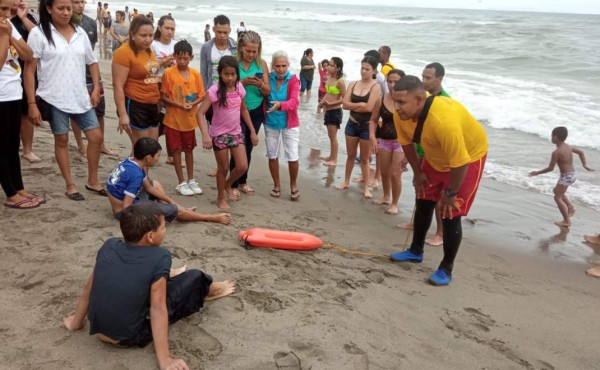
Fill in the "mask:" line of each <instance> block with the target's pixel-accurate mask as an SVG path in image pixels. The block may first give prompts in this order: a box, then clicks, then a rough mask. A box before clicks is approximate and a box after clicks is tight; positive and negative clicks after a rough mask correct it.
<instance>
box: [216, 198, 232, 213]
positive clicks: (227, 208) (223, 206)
mask: <svg viewBox="0 0 600 370" xmlns="http://www.w3.org/2000/svg"><path fill="white" fill-rule="evenodd" d="M217 207H219V209H220V210H222V211H227V212H228V211H231V207H230V206H229V203H227V201H226V200H225V199H222V200H217Z"/></svg>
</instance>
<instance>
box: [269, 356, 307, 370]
mask: <svg viewBox="0 0 600 370" xmlns="http://www.w3.org/2000/svg"><path fill="white" fill-rule="evenodd" d="M273 359H274V360H275V366H277V368H278V369H285V370H302V367H301V366H300V359H299V358H298V356H296V354H295V353H294V352H277V353H275V355H274V356H273Z"/></svg>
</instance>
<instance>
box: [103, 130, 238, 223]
mask: <svg viewBox="0 0 600 370" xmlns="http://www.w3.org/2000/svg"><path fill="white" fill-rule="evenodd" d="M161 150H162V147H161V146H160V144H159V143H158V141H156V140H155V139H153V138H149V137H144V138H141V139H139V140H138V141H137V142H136V143H135V145H134V146H133V157H132V158H131V157H130V158H127V159H125V160H123V161H121V162H119V164H117V166H116V167H115V169H114V170H113V171H112V172H111V174H110V175H109V176H108V179H106V190H107V191H108V200H109V201H110V205H111V207H112V210H113V212H114V214H115V217H116V218H120V216H121V213H122V211H123V210H124V209H126V208H127V207H129V206H130V205H132V204H133V203H137V202H155V203H156V204H157V206H158V207H159V208H160V210H161V212H162V214H163V216H165V219H166V220H167V222H171V221H173V220H174V219H177V220H179V221H208V222H219V223H222V224H229V223H230V222H231V216H230V215H229V213H219V214H212V215H207V214H201V213H197V212H195V209H196V207H193V208H184V207H182V206H180V205H178V204H177V203H175V201H174V200H173V199H171V198H169V196H168V195H167V193H166V192H165V190H164V189H163V187H162V185H161V184H160V183H159V182H158V181H156V180H150V179H149V178H148V177H147V176H146V173H147V172H148V169H149V168H151V167H154V166H156V164H157V163H158V160H159V159H160V152H161Z"/></svg>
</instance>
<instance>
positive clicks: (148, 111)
mask: <svg viewBox="0 0 600 370" xmlns="http://www.w3.org/2000/svg"><path fill="white" fill-rule="evenodd" d="M84 7H85V2H84V0H42V1H41V2H40V8H39V19H38V18H37V17H35V16H34V15H33V14H32V13H31V12H29V11H28V9H27V6H26V5H25V3H24V2H22V1H21V2H19V1H17V0H0V50H6V51H7V52H5V53H2V55H0V62H1V63H0V65H1V66H2V68H1V69H0V115H1V116H2V117H4V119H5V122H6V124H5V134H4V135H1V136H0V137H1V143H0V151H1V154H0V182H1V185H2V188H3V190H4V192H5V194H6V201H5V202H4V205H5V206H6V207H8V208H12V209H33V208H37V207H39V206H41V205H42V204H43V203H44V202H45V201H46V200H45V199H43V198H41V197H39V196H37V195H35V194H32V193H30V192H28V191H27V190H25V186H24V184H23V180H22V176H21V167H20V158H19V142H20V140H22V142H23V151H22V157H23V158H24V159H25V160H27V161H30V162H37V161H39V160H40V158H39V157H38V156H36V155H35V154H34V153H33V151H32V140H33V127H34V126H38V125H40V124H42V122H43V121H47V122H49V123H50V128H51V130H52V134H53V136H54V149H55V150H54V152H55V157H56V162H57V164H58V167H59V169H60V172H61V174H62V177H63V179H64V181H65V196H66V197H67V198H68V199H69V200H72V201H83V200H85V196H84V195H83V194H82V193H81V192H79V190H78V187H77V185H76V183H75V181H74V179H73V177H72V175H71V169H70V155H69V150H68V140H69V131H70V130H73V131H74V133H75V137H76V138H77V132H79V135H81V132H83V134H84V135H85V137H86V139H87V147H86V148H84V147H83V144H80V145H78V146H79V147H80V151H81V152H82V153H85V155H86V158H87V166H88V177H87V182H86V184H85V189H86V190H87V191H88V193H89V194H92V195H95V196H103V197H107V198H108V202H107V203H108V204H109V205H110V207H111V209H112V211H113V213H114V216H115V218H117V219H119V220H120V225H121V229H122V231H123V236H124V238H125V241H124V242H121V241H118V240H114V239H111V240H109V241H107V242H106V243H105V245H104V246H103V247H102V249H101V250H100V251H99V252H98V253H99V256H100V255H103V256H104V255H106V256H119V255H130V256H135V257H134V258H133V257H132V258H133V259H132V260H131V261H134V262H132V263H129V262H123V260H122V261H121V262H119V264H118V265H115V264H111V263H109V262H106V261H113V260H117V259H114V258H108V257H107V258H105V259H100V258H99V259H98V265H96V267H95V269H94V272H93V273H92V275H91V276H90V279H89V281H88V284H87V286H86V290H85V292H84V294H83V295H82V298H81V299H80V301H79V304H78V306H77V312H76V313H75V315H74V316H70V317H68V318H67V319H65V322H64V324H65V327H67V328H68V329H70V330H76V329H81V328H82V327H83V322H84V318H85V317H86V314H87V316H88V317H89V319H90V324H91V333H92V334H97V335H98V336H99V337H100V339H102V340H103V341H106V342H109V343H116V344H120V345H145V344H147V343H148V342H149V341H151V340H152V339H154V341H155V342H156V344H157V345H156V352H157V358H158V362H159V365H160V367H161V368H165V369H166V368H180V369H185V368H187V367H186V365H185V363H184V362H183V361H181V360H174V359H172V358H170V355H169V352H168V345H167V342H166V331H165V328H166V323H167V321H168V322H174V321H176V320H178V319H179V318H181V317H184V316H187V315H189V314H191V313H193V312H196V311H198V310H199V309H200V307H201V306H202V304H203V302H204V300H207V299H214V298H218V297H220V296H224V295H227V294H230V293H232V292H233V291H234V289H235V287H234V284H233V283H231V282H222V283H212V279H211V278H210V276H208V275H206V274H204V273H202V272H193V271H175V272H173V271H170V268H171V261H170V255H168V252H165V251H164V250H161V251H157V250H160V249H159V248H140V247H152V246H155V247H156V246H160V244H161V243H162V240H163V238H164V233H165V231H164V228H165V221H166V222H170V221H172V220H175V219H177V220H180V221H207V222H217V223H222V224H228V223H230V222H231V216H230V214H229V213H228V212H229V211H230V210H231V208H232V202H236V201H239V200H241V197H242V195H241V194H242V193H243V194H245V195H252V194H254V192H255V190H254V189H253V188H252V187H251V186H250V184H249V183H248V177H249V176H248V174H249V169H250V165H251V158H252V151H253V148H254V147H255V146H256V145H257V144H258V141H259V140H260V139H259V133H260V130H261V127H263V125H264V135H263V137H264V140H265V144H266V151H267V157H268V167H269V171H270V174H271V177H272V180H273V188H272V190H271V191H270V195H271V196H272V197H275V198H279V197H280V196H281V193H282V182H281V178H280V164H279V158H280V157H283V158H284V160H285V161H287V163H288V172H289V186H290V189H289V191H290V193H289V199H290V200H292V201H298V200H299V199H300V189H299V187H298V183H297V178H298V172H299V154H298V146H299V141H300V126H301V122H300V117H299V113H298V108H299V106H300V104H301V101H303V100H304V101H310V100H307V99H308V98H309V97H310V94H311V90H312V87H313V84H312V82H313V80H314V78H315V74H314V72H315V71H318V72H319V86H318V91H319V98H318V104H317V105H318V111H321V110H322V111H323V123H324V125H325V126H326V131H327V135H328V137H329V139H330V154H329V156H326V157H322V158H321V159H322V160H323V165H325V166H336V165H337V163H338V151H339V144H338V141H337V133H338V130H339V129H340V127H341V125H342V120H343V117H344V110H345V111H348V120H347V123H346V126H345V129H344V136H345V143H346V151H347V154H348V155H347V158H346V161H345V173H344V179H343V182H342V183H340V184H338V185H337V186H336V188H337V189H339V190H345V189H347V188H348V187H349V186H350V182H351V178H352V171H353V169H354V166H355V161H356V160H358V162H359V163H360V168H361V172H362V175H361V176H359V177H358V178H356V179H354V180H355V181H357V182H361V181H362V192H363V196H364V197H365V198H372V197H373V195H372V193H371V189H372V186H373V185H375V184H378V183H381V186H382V188H383V195H382V196H381V197H379V198H376V199H373V200H372V202H373V203H374V204H377V205H386V206H387V209H386V211H385V212H386V213H388V214H397V213H398V200H399V197H400V193H401V190H402V181H401V176H402V172H403V171H406V170H407V164H408V165H410V168H411V169H412V171H413V173H414V179H413V185H414V187H415V190H416V200H415V203H416V204H415V210H414V222H412V223H411V224H407V225H399V226H401V227H405V228H412V229H413V238H412V242H411V244H410V247H409V248H408V249H407V250H405V251H401V252H397V253H393V254H392V255H391V256H390V258H391V259H392V260H394V261H401V262H413V263H418V262H421V261H422V260H423V256H424V246H425V244H426V243H428V244H431V245H441V244H443V250H444V257H443V260H442V261H441V263H440V265H439V268H438V269H437V271H436V272H435V273H434V274H433V275H431V276H430V277H429V282H430V283H432V284H434V285H448V284H449V283H450V281H451V279H452V271H453V266H454V260H455V258H456V256H457V253H458V250H459V247H460V244H461V240H462V226H461V220H462V217H463V216H466V215H467V214H468V212H469V209H470V208H471V205H472V204H473V201H474V198H475V195H476V193H477V189H478V186H479V183H480V180H481V177H482V173H483V169H484V166H485V161H486V158H487V152H488V142H487V136H486V133H485V130H484V128H483V126H482V125H481V124H480V123H479V122H478V121H477V120H476V119H475V118H474V117H473V116H472V115H471V114H470V113H469V111H468V110H467V109H466V108H465V107H464V106H463V105H462V104H460V103H459V102H458V101H456V100H454V99H452V98H451V97H450V96H449V95H448V93H447V92H446V91H445V90H444V89H443V87H442V81H443V78H444V75H445V70H444V67H443V66H442V65H441V64H440V63H431V64H428V65H426V66H425V68H424V69H423V73H422V80H421V79H420V78H418V77H416V76H410V75H406V74H405V72H404V71H402V70H401V69H398V68H396V66H394V65H393V64H392V63H391V62H390V57H391V53H392V50H391V48H390V47H389V46H381V47H380V48H379V49H378V50H369V51H367V52H366V53H365V54H364V57H363V59H362V60H361V63H360V79H358V80H357V81H345V78H344V61H343V60H342V59H341V58H339V57H335V56H334V57H331V58H330V59H326V60H322V61H320V62H318V63H316V64H315V62H314V60H313V56H314V51H313V50H312V49H310V48H309V49H306V50H305V51H304V53H303V56H302V58H301V62H300V66H299V67H300V73H299V75H298V76H297V75H295V74H293V73H291V71H290V58H289V56H288V54H287V52H286V51H284V50H278V51H276V52H274V53H273V54H272V55H271V58H270V60H267V59H264V58H263V54H262V50H263V45H262V40H261V37H260V35H259V34H258V33H257V32H254V31H252V30H248V28H247V27H246V26H245V25H244V24H243V22H242V23H241V24H240V27H239V28H238V29H237V35H236V36H237V37H235V38H233V37H231V31H232V29H231V22H230V20H229V18H228V17H227V16H225V15H218V16H216V17H215V18H214V23H213V25H212V31H213V33H214V37H211V35H210V30H211V27H210V25H206V29H205V30H204V31H205V41H206V42H205V43H204V44H203V45H202V47H201V48H200V54H199V59H200V69H199V70H197V69H195V68H193V67H192V66H191V64H190V63H191V62H192V61H193V60H194V57H195V54H194V50H193V47H192V45H191V44H190V43H189V42H187V41H185V40H177V39H176V37H175V31H176V20H175V19H174V18H173V17H172V16H171V15H170V14H168V15H163V16H161V17H160V18H159V19H158V21H157V22H156V25H155V21H154V17H153V15H152V13H149V14H148V15H147V16H144V15H140V14H139V13H138V11H137V9H133V13H130V12H129V9H128V7H125V9H124V10H118V11H116V19H115V21H114V22H113V20H112V16H111V14H110V11H109V9H108V4H106V3H105V4H102V3H100V2H99V3H98V12H97V19H96V20H95V21H94V20H93V19H92V18H90V17H88V16H87V15H85V14H84ZM96 26H97V27H96ZM98 34H101V35H103V36H102V37H103V38H106V37H107V36H106V35H107V34H110V35H111V37H112V38H113V39H114V42H113V44H112V48H113V50H114V53H113V57H112V65H111V74H112V82H113V89H114V100H115V105H116V111H117V112H116V113H117V115H118V130H119V131H120V132H121V133H126V134H127V135H128V136H129V138H130V141H131V156H130V157H129V158H126V159H124V160H121V161H119V162H118V163H116V165H115V167H114V169H113V170H112V171H111V173H110V174H98V163H99V158H100V155H101V153H104V154H107V155H112V154H113V152H112V150H110V149H109V148H107V147H106V146H105V144H104V140H103V137H104V114H105V109H106V107H105V101H104V92H103V84H102V80H101V76H100V70H99V66H98V61H97V58H96V55H95V53H94V47H95V45H96V44H97V43H98ZM56 91H61V93H60V94H57V93H56ZM303 96H306V97H307V99H301V98H302V97H303ZM197 129H198V130H199V131H200V133H201V137H202V147H203V148H204V149H207V150H212V151H213V152H214V156H215V166H216V170H215V171H214V173H213V175H214V176H215V177H216V185H217V195H216V204H217V206H218V207H219V208H220V209H221V210H223V211H224V213H217V214H202V213H198V212H196V210H195V208H194V207H191V208H190V207H185V206H182V205H179V204H178V203H177V202H176V201H175V200H174V199H173V198H172V197H170V196H169V193H170V191H169V190H167V189H165V187H164V186H163V185H162V184H161V183H160V182H159V181H157V180H156V179H152V178H151V177H150V169H151V168H152V167H154V166H155V165H156V164H157V163H158V162H159V161H160V157H161V154H162V146H161V145H160V144H159V136H161V135H164V136H165V142H166V154H167V157H168V159H167V163H171V164H172V165H173V168H174V170H175V176H176V177H177V184H178V185H177V186H176V188H175V189H174V191H175V192H177V193H178V194H180V195H183V196H193V195H199V194H202V193H203V190H202V189H201V188H200V186H199V184H198V182H197V181H196V180H195V171H194V165H195V163H194V155H193V152H194V149H195V148H196V146H197V143H196V130H197ZM566 136H567V131H566V128H557V129H556V130H555V132H553V133H552V138H553V142H554V143H555V144H556V145H557V150H556V152H555V153H554V154H553V156H552V161H551V163H550V165H549V167H548V168H546V169H544V170H541V171H537V172H532V173H531V175H538V174H540V173H544V172H549V171H552V170H553V168H554V165H555V164H558V166H559V168H560V170H561V178H560V180H559V184H558V185H557V188H556V189H555V194H556V196H555V199H556V202H557V204H558V206H559V209H560V211H561V214H562V215H563V218H564V220H563V221H562V222H560V223H559V226H562V227H568V226H570V216H572V214H573V213H574V207H573V206H572V204H571V203H570V202H569V201H568V199H567V198H566V196H565V192H566V190H567V187H568V186H569V185H570V184H572V183H573V182H574V181H575V175H574V169H573V159H572V156H573V153H575V154H578V155H579V156H580V157H581V160H582V163H583V165H584V168H586V169H588V170H591V169H590V168H589V167H587V163H586V160H585V156H584V155H583V152H582V151H581V150H580V149H577V148H573V147H570V146H568V145H566V144H565V140H566ZM182 153H183V155H182ZM373 157H374V158H375V164H376V167H375V170H373V169H372V168H371V164H370V162H371V161H372V158H373ZM184 168H185V176H184ZM372 172H373V174H372ZM105 175H108V178H107V180H106V181H105V182H101V181H100V180H99V179H100V178H103V176H105ZM434 215H436V220H437V230H436V233H435V235H434V237H432V238H429V239H428V238H426V236H427V232H428V230H429V227H430V224H431V222H432V219H433V216H434ZM599 238H600V236H586V240H587V241H588V242H590V243H596V244H597V243H599ZM131 248H133V249H131ZM136 251H137V252H136ZM135 261H138V262H140V261H142V262H143V263H142V264H141V265H139V266H151V267H152V266H153V267H152V268H150V269H147V270H144V271H141V270H140V271H138V272H136V274H138V273H139V275H136V279H137V277H139V280H137V282H136V284H131V285H127V286H123V287H122V288H121V290H120V291H118V292H116V293H114V294H113V295H109V296H111V297H112V298H111V300H110V302H107V301H104V300H103V298H102V297H106V296H107V294H105V293H103V292H104V291H106V289H108V288H107V287H108V286H110V283H109V282H110V281H113V280H114V279H116V277H118V276H119V275H118V274H119V273H121V272H123V271H129V270H128V269H129V268H130V267H131V266H132V265H135V264H136V262H135ZM157 261H158V263H157ZM100 263H102V265H100ZM140 263H141V262H140ZM136 271H137V270H136ZM588 273H590V274H591V275H593V276H600V270H599V268H598V267H595V268H593V269H591V270H589V271H588ZM134 275H135V274H134ZM143 277H145V278H144V279H146V280H144V279H143ZM142 281H146V282H147V281H151V282H152V283H151V286H146V287H145V288H149V289H147V290H148V292H149V295H148V296H145V297H141V298H140V301H139V302H133V303H130V304H123V303H122V302H121V301H122V299H121V300H120V298H119V297H126V296H129V292H130V291H131V289H143V288H140V287H142V285H143V284H144V283H142ZM146 284H147V283H146ZM128 289H129V290H128ZM177 290H181V291H183V292H184V294H183V295H181V294H180V295H177V297H178V298H173V297H172V292H174V291H177ZM182 297H183V298H182ZM113 298H114V299H113ZM181 299H183V300H184V301H185V302H183V301H181ZM111 302H112V303H111ZM117 302H121V303H118V304H117ZM186 302H187V303H190V302H193V303H190V304H191V306H187V307H186V308H185V309H174V310H172V309H169V310H168V314H167V310H165V307H166V305H167V304H168V305H169V307H170V308H172V307H180V305H182V304H183V305H185V303H186ZM113 303H114V304H113ZM144 305H145V306H144ZM143 307H145V308H146V309H147V307H150V312H151V314H150V321H147V320H145V316H144V315H145V311H144V309H143ZM180 308H181V307H180ZM123 310H124V311H127V310H130V311H131V312H133V314H134V316H135V317H136V320H138V321H137V322H136V323H135V325H134V323H132V322H127V321H126V320H125V319H123V316H122V315H121V311H123ZM116 318H118V320H115V319H116ZM109 322H111V323H110V324H108V323H109ZM149 323H151V324H152V325H151V327H150V326H149V325H150V324H149ZM155 325H156V326H157V327H160V328H159V329H155Z"/></svg>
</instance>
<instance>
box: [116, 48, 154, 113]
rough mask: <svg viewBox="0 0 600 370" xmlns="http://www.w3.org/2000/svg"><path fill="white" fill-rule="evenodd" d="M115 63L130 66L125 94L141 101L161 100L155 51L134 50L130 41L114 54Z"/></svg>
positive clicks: (152, 102) (149, 102) (148, 102)
mask: <svg viewBox="0 0 600 370" xmlns="http://www.w3.org/2000/svg"><path fill="white" fill-rule="evenodd" d="M113 63H116V64H119V65H122V66H123V67H127V68H129V74H128V75H127V80H126V81H125V87H124V89H125V96H127V97H128V98H131V99H133V100H135V101H137V102H140V103H147V104H156V103H158V101H159V100H160V93H159V92H158V77H157V75H156V74H157V73H158V69H159V67H160V65H159V64H158V62H157V61H156V55H154V52H151V53H150V54H148V52H147V51H146V50H140V51H139V52H138V54H137V56H136V55H135V53H134V52H133V49H131V46H129V43H125V44H123V45H121V47H119V48H118V49H117V50H115V53H114V54H113Z"/></svg>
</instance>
